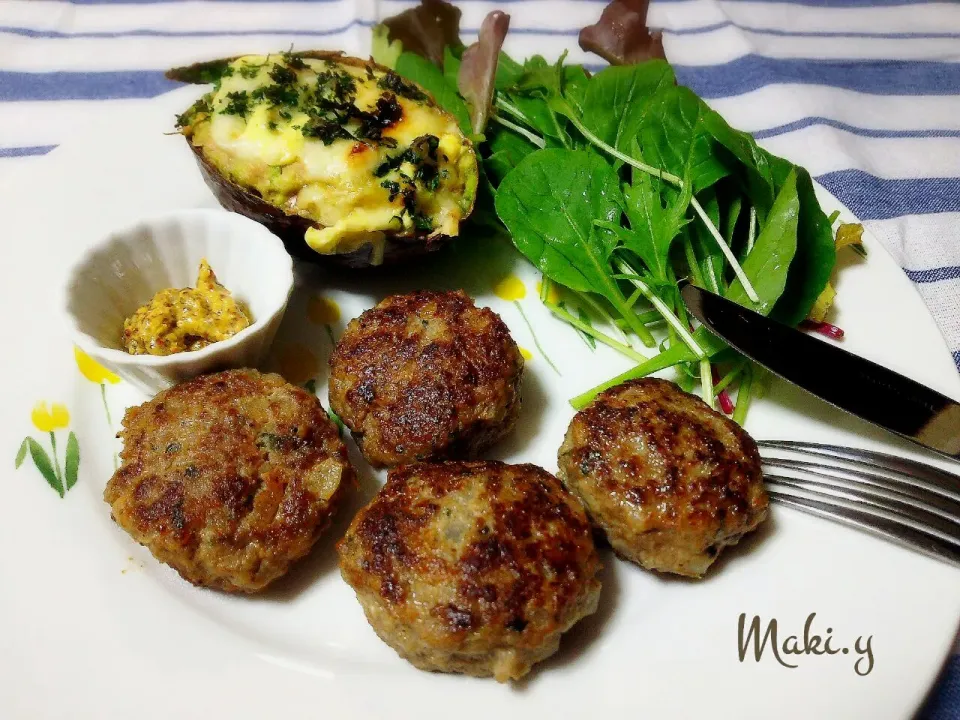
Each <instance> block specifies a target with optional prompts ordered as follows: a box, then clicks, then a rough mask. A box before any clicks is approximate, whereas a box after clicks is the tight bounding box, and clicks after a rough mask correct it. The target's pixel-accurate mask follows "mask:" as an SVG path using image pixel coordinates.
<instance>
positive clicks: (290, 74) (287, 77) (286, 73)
mask: <svg viewBox="0 0 960 720" xmlns="http://www.w3.org/2000/svg"><path fill="white" fill-rule="evenodd" d="M269 74H270V79H271V80H273V81H274V82H275V83H277V84H278V85H291V84H293V83H295V82H296V81H297V74H296V73H295V72H294V71H293V70H290V69H288V68H285V67H284V66H283V65H274V66H273V67H272V68H271V69H270V73H269Z"/></svg>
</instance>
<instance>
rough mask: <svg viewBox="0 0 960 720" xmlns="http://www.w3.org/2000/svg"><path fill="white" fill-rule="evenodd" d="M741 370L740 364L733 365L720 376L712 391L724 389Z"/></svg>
mask: <svg viewBox="0 0 960 720" xmlns="http://www.w3.org/2000/svg"><path fill="white" fill-rule="evenodd" d="M741 372H743V367H742V366H738V367H735V368H734V369H733V370H731V371H730V372H728V373H727V374H726V375H724V376H723V377H722V378H720V381H719V382H718V383H717V384H716V385H715V386H714V388H713V390H714V392H717V393H720V392H723V391H724V390H726V389H727V388H728V387H729V386H730V383H732V382H733V381H734V380H736V379H737V377H738V376H739V375H740V373H741Z"/></svg>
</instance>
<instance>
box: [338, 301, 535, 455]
mask: <svg viewBox="0 0 960 720" xmlns="http://www.w3.org/2000/svg"><path fill="white" fill-rule="evenodd" d="M522 372H523V356H521V355H520V350H519V348H518V347H517V344H516V343H515V342H514V341H513V338H511V337H510V331H509V330H508V329H507V326H506V325H505V324H504V323H503V321H502V320H501V319H500V318H499V316H497V314H496V313H494V312H493V311H492V310H489V309H488V308H477V307H476V306H475V305H474V304H473V301H472V300H471V299H470V298H469V297H467V296H466V295H465V294H463V293H462V292H432V291H420V292H414V293H409V294H407V295H393V296H391V297H388V298H387V299H385V300H384V301H382V302H381V303H380V304H379V305H377V306H376V307H375V308H373V309H371V310H367V311H366V312H365V313H363V314H362V315H361V316H360V317H359V318H355V319H354V320H352V321H351V322H350V324H349V325H348V326H347V329H346V331H345V332H344V334H343V337H342V338H340V342H339V343H337V347H336V350H335V351H334V353H333V356H332V357H331V358H330V405H331V407H332V408H333V410H334V411H335V412H336V413H337V414H338V415H339V416H340V418H341V419H342V420H343V422H344V424H345V425H346V426H347V427H348V428H350V430H351V432H352V433H353V436H354V438H355V439H356V441H357V445H358V446H359V447H360V450H361V451H362V452H363V454H364V456H365V457H366V458H367V460H369V461H370V463H371V464H373V465H375V466H377V467H383V466H387V467H389V466H393V465H400V464H403V463H409V462H416V461H421V460H435V459H445V458H452V459H464V458H471V457H475V456H476V455H477V453H479V452H481V451H482V450H484V449H486V448H487V447H489V446H491V445H493V444H494V443H495V442H496V441H497V440H499V439H500V438H502V437H503V436H504V435H506V434H507V433H508V432H510V430H511V429H512V428H513V426H514V425H515V424H516V421H517V415H518V414H519V412H520V377H521V374H522Z"/></svg>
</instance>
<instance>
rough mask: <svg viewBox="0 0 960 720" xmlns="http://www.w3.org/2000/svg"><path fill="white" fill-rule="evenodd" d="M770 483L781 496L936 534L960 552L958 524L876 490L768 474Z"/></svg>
mask: <svg viewBox="0 0 960 720" xmlns="http://www.w3.org/2000/svg"><path fill="white" fill-rule="evenodd" d="M767 478H768V482H773V483H776V485H777V487H776V488H775V489H776V490H778V491H779V492H781V493H784V492H795V493H796V492H797V491H799V492H800V494H802V495H808V496H815V497H817V498H818V499H822V500H823V501H824V502H831V503H833V504H836V505H843V506H847V507H849V508H850V509H853V510H858V511H860V512H863V513H866V514H868V515H873V516H875V517H879V518H883V519H886V520H889V521H891V522H899V523H901V524H904V525H908V526H910V527H912V528H913V529H914V530H917V531H918V532H925V533H927V534H930V535H934V536H936V537H938V538H940V539H941V540H943V541H944V542H952V543H955V544H956V545H957V547H958V549H960V527H958V526H957V525H956V524H955V523H951V522H948V521H944V520H943V518H941V517H939V516H937V515H934V514H932V513H930V512H927V511H925V510H921V509H917V508H916V507H914V506H912V505H909V504H907V503H904V502H902V501H901V500H888V499H886V498H883V497H881V496H879V495H876V494H875V493H873V492H872V491H864V490H858V489H852V488H843V489H841V488H835V487H828V486H825V485H821V484H817V483H816V482H810V481H808V480H801V479H797V478H788V477H780V476H776V475H768V476H767Z"/></svg>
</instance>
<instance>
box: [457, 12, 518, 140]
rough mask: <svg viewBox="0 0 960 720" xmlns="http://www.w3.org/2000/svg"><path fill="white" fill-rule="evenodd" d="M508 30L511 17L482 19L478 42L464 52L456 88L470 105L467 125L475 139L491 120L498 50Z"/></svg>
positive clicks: (499, 15)
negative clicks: (471, 127)
mask: <svg viewBox="0 0 960 720" xmlns="http://www.w3.org/2000/svg"><path fill="white" fill-rule="evenodd" d="M509 28H510V16H509V15H507V14H506V13H502V12H500V11H499V10H494V11H493V12H491V13H489V14H488V15H487V16H486V17H485V18H484V19H483V24H482V25H481V26H480V37H479V39H478V40H477V42H475V43H474V44H473V45H471V46H470V47H468V48H467V49H466V50H464V52H463V59H462V61H461V63H460V72H459V73H458V75H457V87H458V88H459V90H460V94H461V95H463V97H464V98H465V99H466V101H467V103H468V104H469V105H470V122H471V124H472V125H473V131H474V132H475V133H477V134H478V135H479V134H481V133H482V132H483V129H484V128H485V127H486V126H487V118H488V117H489V116H490V111H491V106H492V105H493V90H494V81H495V79H496V76H497V62H498V60H499V58H500V48H501V47H503V39H504V38H505V37H506V36H507V30H508V29H509Z"/></svg>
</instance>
